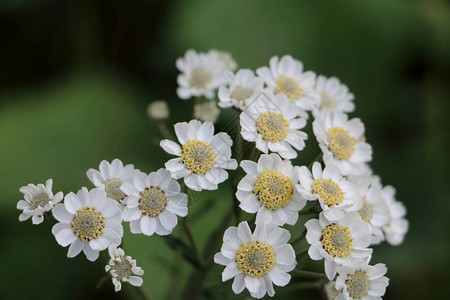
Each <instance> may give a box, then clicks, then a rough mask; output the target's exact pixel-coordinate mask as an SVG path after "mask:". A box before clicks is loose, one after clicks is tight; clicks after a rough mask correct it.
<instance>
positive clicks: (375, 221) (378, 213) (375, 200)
mask: <svg viewBox="0 0 450 300" xmlns="http://www.w3.org/2000/svg"><path fill="white" fill-rule="evenodd" d="M355 186H356V187H357V193H358V197H359V198H361V199H362V203H363V205H362V207H361V209H359V210H358V214H359V215H360V216H361V219H362V220H363V221H365V222H367V223H368V224H369V227H370V234H371V235H372V241H371V245H376V244H379V243H380V242H381V241H382V240H383V239H384V235H383V231H382V229H381V228H382V227H383V226H384V225H386V224H387V222H389V209H388V206H387V204H386V200H385V199H384V198H383V196H382V194H381V189H380V187H379V186H377V185H370V182H369V181H366V182H364V181H362V180H361V181H360V182H359V183H357V185H355Z"/></svg>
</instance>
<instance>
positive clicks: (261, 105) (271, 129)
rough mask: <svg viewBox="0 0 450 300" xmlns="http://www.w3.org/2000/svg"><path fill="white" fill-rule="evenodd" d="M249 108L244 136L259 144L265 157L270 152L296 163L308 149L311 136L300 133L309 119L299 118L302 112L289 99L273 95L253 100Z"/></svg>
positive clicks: (242, 118)
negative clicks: (307, 142) (305, 148)
mask: <svg viewBox="0 0 450 300" xmlns="http://www.w3.org/2000/svg"><path fill="white" fill-rule="evenodd" d="M250 101H251V105H249V106H248V107H247V108H246V109H245V110H244V111H243V112H242V113H241V115H240V122H241V127H242V129H241V135H242V137H243V138H244V139H245V140H247V141H249V142H255V143H256V148H257V149H258V150H260V151H261V152H263V153H268V152H269V150H270V151H272V152H277V153H278V154H279V155H280V156H281V157H283V158H286V159H293V158H296V157H297V151H295V150H294V149H293V148H295V149H297V150H299V151H300V150H302V149H303V148H304V147H305V140H306V139H307V138H308V136H307V134H306V133H305V132H303V131H300V130H299V129H301V128H303V127H305V125H306V119H305V118H302V117H298V116H299V114H300V113H301V111H300V110H299V109H298V107H297V106H295V104H294V103H293V102H291V101H289V100H288V99H285V98H284V97H283V96H280V95H276V96H275V95H273V94H272V93H270V92H261V93H258V94H255V95H253V96H252V99H251V100H250Z"/></svg>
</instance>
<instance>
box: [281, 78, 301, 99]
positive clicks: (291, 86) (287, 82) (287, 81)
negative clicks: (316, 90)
mask: <svg viewBox="0 0 450 300" xmlns="http://www.w3.org/2000/svg"><path fill="white" fill-rule="evenodd" d="M275 92H277V94H285V95H286V96H287V97H288V98H289V99H298V98H300V96H301V95H302V93H303V89H302V87H301V86H300V84H299V83H298V82H297V80H295V79H294V78H292V77H288V76H285V75H280V76H279V77H278V78H277V80H276V81H275Z"/></svg>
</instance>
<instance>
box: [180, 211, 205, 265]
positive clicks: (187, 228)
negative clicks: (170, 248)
mask: <svg viewBox="0 0 450 300" xmlns="http://www.w3.org/2000/svg"><path fill="white" fill-rule="evenodd" d="M182 227H183V230H184V232H185V233H186V236H187V238H188V240H189V243H190V244H191V247H192V250H193V251H194V253H195V257H196V258H197V261H198V264H199V266H201V265H202V264H203V259H202V257H201V255H200V252H199V251H198V247H197V243H196V242H195V239H194V236H193V235H192V231H191V228H190V226H189V223H188V218H187V216H186V217H185V218H184V219H183V221H182Z"/></svg>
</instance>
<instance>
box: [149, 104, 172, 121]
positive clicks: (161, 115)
mask: <svg viewBox="0 0 450 300" xmlns="http://www.w3.org/2000/svg"><path fill="white" fill-rule="evenodd" d="M147 113H148V116H149V117H150V118H152V119H153V120H155V121H162V120H165V119H167V118H168V117H169V108H168V106H167V102H166V101H164V100H158V101H153V102H152V103H150V105H149V106H148V108H147Z"/></svg>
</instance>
